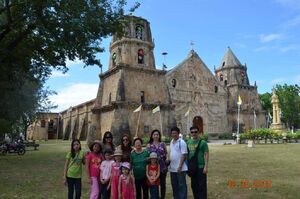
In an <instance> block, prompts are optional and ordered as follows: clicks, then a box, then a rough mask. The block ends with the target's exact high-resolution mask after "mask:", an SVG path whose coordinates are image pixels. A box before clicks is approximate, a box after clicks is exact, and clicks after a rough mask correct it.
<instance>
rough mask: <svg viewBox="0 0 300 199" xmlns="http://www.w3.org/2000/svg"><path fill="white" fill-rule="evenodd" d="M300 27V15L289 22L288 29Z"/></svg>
mask: <svg viewBox="0 0 300 199" xmlns="http://www.w3.org/2000/svg"><path fill="white" fill-rule="evenodd" d="M299 2H300V1H299ZM299 25H300V15H298V16H296V17H294V18H293V19H291V20H289V21H287V23H286V26H287V27H293V26H299Z"/></svg>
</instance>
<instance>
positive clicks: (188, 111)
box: [184, 108, 190, 117]
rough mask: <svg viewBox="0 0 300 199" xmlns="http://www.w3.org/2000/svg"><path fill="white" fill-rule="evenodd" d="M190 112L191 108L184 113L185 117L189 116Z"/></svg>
mask: <svg viewBox="0 0 300 199" xmlns="http://www.w3.org/2000/svg"><path fill="white" fill-rule="evenodd" d="M189 114H190V108H189V109H188V110H187V112H186V113H185V114H184V117H186V116H188V115H189Z"/></svg>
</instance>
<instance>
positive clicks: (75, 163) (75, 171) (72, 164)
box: [66, 151, 84, 178]
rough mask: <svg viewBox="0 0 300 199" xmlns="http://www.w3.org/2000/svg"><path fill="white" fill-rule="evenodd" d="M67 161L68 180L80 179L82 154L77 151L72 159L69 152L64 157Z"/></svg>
mask: <svg viewBox="0 0 300 199" xmlns="http://www.w3.org/2000/svg"><path fill="white" fill-rule="evenodd" d="M66 158H67V160H68V168H67V169H68V171H67V177H70V178H81V175H82V163H83V159H84V152H83V151H79V152H78V153H76V155H75V157H74V158H72V156H71V152H69V153H68V154H67V156H66Z"/></svg>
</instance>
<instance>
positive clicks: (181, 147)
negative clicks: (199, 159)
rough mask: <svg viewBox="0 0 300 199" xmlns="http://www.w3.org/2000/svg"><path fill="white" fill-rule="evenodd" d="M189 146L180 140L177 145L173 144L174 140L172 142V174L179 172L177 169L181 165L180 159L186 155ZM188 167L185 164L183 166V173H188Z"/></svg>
mask: <svg viewBox="0 0 300 199" xmlns="http://www.w3.org/2000/svg"><path fill="white" fill-rule="evenodd" d="M187 153H188V152H187V146H186V143H185V141H184V140H183V139H181V138H179V139H178V140H177V141H176V142H175V143H173V139H172V140H171V142H170V161H171V163H170V172H177V169H178V167H179V164H180V158H181V156H182V155H186V154H187ZM187 170H188V169H187V165H186V163H185V162H184V163H183V165H182V169H181V171H187Z"/></svg>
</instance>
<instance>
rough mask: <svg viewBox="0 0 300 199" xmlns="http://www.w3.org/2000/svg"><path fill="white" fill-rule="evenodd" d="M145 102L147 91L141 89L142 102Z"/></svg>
mask: <svg viewBox="0 0 300 199" xmlns="http://www.w3.org/2000/svg"><path fill="white" fill-rule="evenodd" d="M144 102H145V92H144V91H141V103H144Z"/></svg>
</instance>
